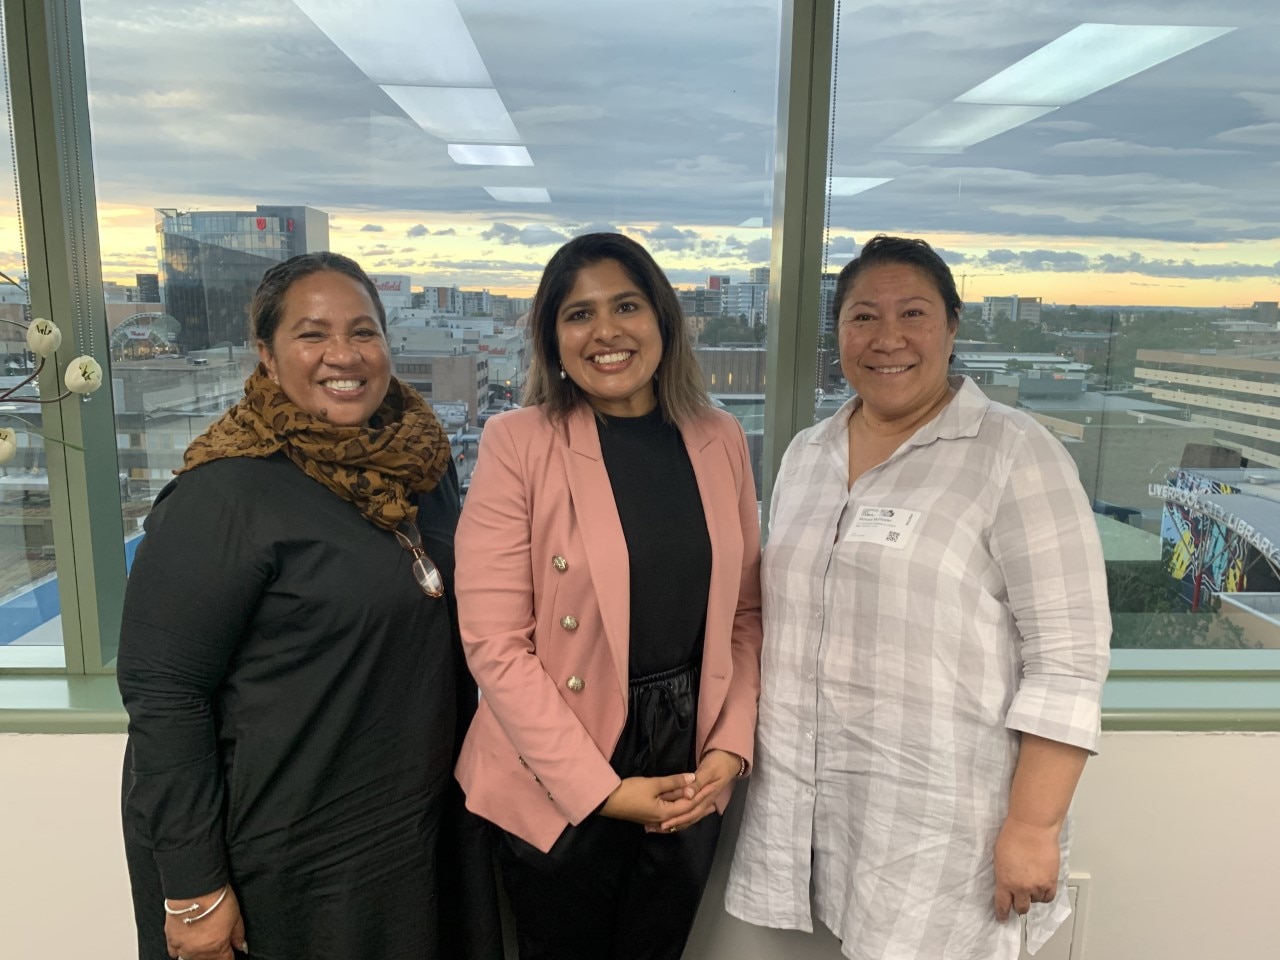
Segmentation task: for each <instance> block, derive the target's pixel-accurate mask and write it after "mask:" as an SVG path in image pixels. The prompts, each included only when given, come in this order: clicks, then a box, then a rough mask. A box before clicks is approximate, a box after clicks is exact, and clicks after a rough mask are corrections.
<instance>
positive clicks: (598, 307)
mask: <svg viewBox="0 0 1280 960" xmlns="http://www.w3.org/2000/svg"><path fill="white" fill-rule="evenodd" d="M556 342H557V345H558V346H559V350H560V364H561V366H563V367H564V370H565V373H566V374H567V375H568V376H569V379H571V380H572V381H573V382H574V383H576V384H577V385H578V386H579V387H580V388H581V389H582V392H583V393H585V394H586V395H587V401H588V402H589V403H590V404H591V406H593V407H594V408H595V409H596V410H599V411H600V412H601V413H605V414H610V415H612V416H618V417H637V416H641V415H642V414H646V413H648V412H649V411H650V410H652V409H653V408H654V407H655V406H656V405H657V402H658V401H657V395H656V394H655V393H654V389H653V377H654V374H655V373H657V370H658V364H659V363H661V362H662V332H661V330H660V329H659V328H658V316H657V314H656V313H655V312H654V309H653V304H651V303H650V302H649V299H648V298H647V297H646V296H645V295H644V294H643V293H642V292H641V291H640V287H639V285H638V284H636V283H635V282H634V281H633V280H632V279H631V278H630V277H629V276H628V275H627V272H626V271H625V270H624V269H622V265H621V264H620V263H618V261H617V260H601V261H600V262H598V263H594V264H591V265H590V266H586V267H583V268H582V269H581V270H579V271H578V275H577V277H576V278H575V280H574V284H573V288H572V289H571V290H570V291H569V293H568V295H567V296H565V298H564V303H562V304H561V305H560V309H559V310H558V311H557V312H556Z"/></svg>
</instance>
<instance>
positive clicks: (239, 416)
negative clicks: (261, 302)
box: [175, 364, 452, 530]
mask: <svg viewBox="0 0 1280 960" xmlns="http://www.w3.org/2000/svg"><path fill="white" fill-rule="evenodd" d="M276 452H280V453H283V454H284V455H285V456H286V457H288V458H289V459H290V460H292V461H293V462H294V463H295V464H296V465H297V466H298V467H299V468H301V469H302V471H303V472H304V473H305V474H306V475H307V476H309V477H310V478H311V479H313V480H316V481H318V482H320V483H322V484H324V485H325V486H326V487H328V488H329V489H330V490H332V491H333V492H334V493H336V494H337V495H338V496H339V497H341V498H342V499H343V500H347V501H349V502H350V503H352V504H353V505H354V506H355V508H356V509H357V510H359V511H360V512H361V513H362V514H363V515H364V516H365V518H366V519H368V520H369V521H370V522H371V523H373V524H375V525H376V526H379V527H382V528H383V529H384V530H393V529H395V527H396V526H397V525H398V524H399V523H400V522H401V521H403V520H409V521H413V520H414V519H415V518H416V516H417V513H418V507H417V504H416V503H414V494H418V493H426V492H427V491H428V490H431V489H432V488H433V487H435V485H436V482H437V481H438V480H439V479H440V477H442V476H443V475H444V473H445V471H446V470H448V469H449V459H450V457H451V456H452V453H451V450H450V447H449V438H448V436H447V435H446V434H445V432H444V428H443V427H441V426H440V421H439V420H437V419H436V415H435V413H434V412H433V411H432V409H431V407H430V406H428V405H427V403H426V401H424V400H423V399H422V397H420V396H419V395H418V394H417V393H416V392H415V391H414V390H412V389H410V388H408V387H406V386H405V385H404V384H402V383H401V382H400V381H399V380H397V379H396V378H395V377H392V378H391V385H390V387H389V388H388V389H387V396H386V399H384V400H383V401H382V406H380V407H379V408H378V411H377V412H376V413H375V414H374V415H373V417H372V419H371V420H370V425H369V426H367V427H339V426H334V425H333V424H331V423H328V422H326V421H325V420H322V419H320V418H319V417H317V416H314V415H312V414H310V413H307V412H306V411H305V410H303V409H302V408H300V407H299V406H298V405H297V404H295V403H294V402H293V401H292V400H290V399H289V398H288V396H286V395H285V392H284V391H283V390H281V389H280V385H279V384H278V383H276V382H275V381H273V380H272V379H271V378H270V377H269V376H268V375H267V371H266V369H265V368H264V367H263V366H262V365H261V364H259V365H258V368H257V369H256V370H255V371H254V372H253V374H252V375H251V376H250V377H249V379H248V380H246V381H245V384H244V399H242V400H241V401H240V402H239V403H238V404H236V405H235V406H234V407H232V408H231V409H230V410H228V411H227V412H226V413H225V414H223V415H222V419H220V420H218V421H217V422H216V423H215V424H213V426H211V427H210V428H209V429H208V430H206V431H205V432H204V433H203V434H201V435H200V436H199V437H197V438H196V439H195V440H194V441H192V443H191V446H189V447H187V451H186V453H185V454H183V458H182V461H183V466H182V469H180V470H176V471H175V473H185V472H186V471H188V470H192V469H194V468H196V467H198V466H200V465H201V464H202V463H209V462H210V461H211V460H221V459H224V458H226V457H269V456H271V455H272V454H274V453H276Z"/></svg>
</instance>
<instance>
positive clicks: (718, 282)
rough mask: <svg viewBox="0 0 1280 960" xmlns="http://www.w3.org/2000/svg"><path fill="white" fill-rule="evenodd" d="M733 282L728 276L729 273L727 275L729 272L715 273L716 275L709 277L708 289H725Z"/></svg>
mask: <svg viewBox="0 0 1280 960" xmlns="http://www.w3.org/2000/svg"><path fill="white" fill-rule="evenodd" d="M731 282H732V281H731V280H730V279H729V277H728V275H727V274H723V273H721V274H715V275H713V276H710V277H707V289H708V290H723V289H724V288H725V287H727V286H728V285H729V284H730V283H731Z"/></svg>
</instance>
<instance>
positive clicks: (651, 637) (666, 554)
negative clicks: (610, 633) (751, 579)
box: [599, 407, 711, 679]
mask: <svg viewBox="0 0 1280 960" xmlns="http://www.w3.org/2000/svg"><path fill="white" fill-rule="evenodd" d="M599 430H600V451H601V453H602V454H603V455H604V465H605V469H606V470H608V472H609V483H610V485H611V486H612V487H613V499H614V502H615V503H617V506H618V518H619V519H620V520H621V521H622V532H623V534H624V535H625V537H626V539H627V554H628V556H629V559H630V563H631V662H630V671H631V677H632V678H633V679H634V678H636V677H646V676H649V675H651V674H655V673H661V672H663V671H664V670H671V669H673V668H675V667H680V666H683V665H685V664H687V663H691V662H695V661H697V662H701V660H702V639H703V633H704V632H705V629H706V622H707V592H708V591H709V590H710V589H711V537H710V536H709V535H708V534H707V520H706V517H705V516H704V514H703V512H702V497H701V495H700V493H699V492H698V480H697V478H696V477H695V476H694V473H693V464H692V463H690V462H689V451H688V450H686V449H685V445H684V440H683V438H681V436H680V431H679V430H677V429H676V428H675V427H674V426H672V425H671V424H669V423H666V422H665V421H664V420H663V419H662V411H661V408H657V407H655V408H654V410H653V411H652V412H651V413H647V414H645V415H644V416H642V417H605V418H604V423H602V424H600V426H599Z"/></svg>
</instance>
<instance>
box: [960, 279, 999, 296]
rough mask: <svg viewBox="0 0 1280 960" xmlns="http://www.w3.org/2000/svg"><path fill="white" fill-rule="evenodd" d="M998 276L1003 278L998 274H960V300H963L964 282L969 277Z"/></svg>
mask: <svg viewBox="0 0 1280 960" xmlns="http://www.w3.org/2000/svg"><path fill="white" fill-rule="evenodd" d="M999 276H1003V274H999V273H961V274H960V299H961V300H962V301H963V300H964V288H965V282H966V281H967V280H968V279H969V278H970V277H999Z"/></svg>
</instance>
